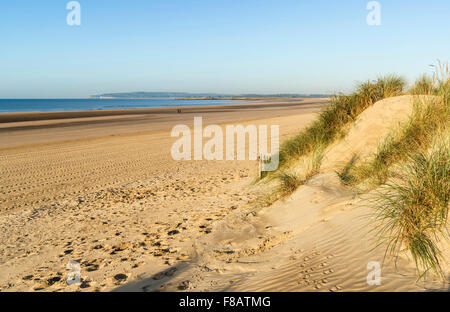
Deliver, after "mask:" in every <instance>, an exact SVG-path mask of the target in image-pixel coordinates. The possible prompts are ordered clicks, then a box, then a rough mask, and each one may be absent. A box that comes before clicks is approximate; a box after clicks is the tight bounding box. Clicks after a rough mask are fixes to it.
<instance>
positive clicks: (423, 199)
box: [375, 133, 450, 279]
mask: <svg viewBox="0 0 450 312" xmlns="http://www.w3.org/2000/svg"><path fill="white" fill-rule="evenodd" d="M448 138H449V136H448V133H447V135H446V136H444V137H440V138H439V140H438V142H437V143H436V144H435V146H434V147H433V148H432V149H431V151H430V152H423V151H419V152H417V153H413V154H410V155H409V156H408V159H407V161H406V162H405V163H404V164H403V165H401V166H400V167H399V168H397V174H396V177H395V179H393V180H392V181H391V182H389V183H386V184H384V185H383V186H382V187H381V188H380V190H379V191H378V192H377V193H376V195H375V198H376V200H375V208H376V220H377V221H379V223H380V224H379V227H377V232H378V233H377V235H378V237H379V238H380V240H381V242H383V243H384V242H387V250H386V255H390V256H393V257H394V258H397V256H398V254H399V253H400V252H401V251H403V250H409V251H410V253H411V255H412V257H413V260H414V261H415V264H416V267H417V270H418V272H419V279H420V278H421V277H423V276H424V275H425V274H426V273H428V272H429V271H430V270H432V271H434V272H435V273H437V274H439V275H440V276H442V277H444V276H443V272H442V268H441V262H442V258H441V252H440V250H439V248H438V245H437V243H438V242H439V240H440V238H442V237H448V233H447V232H446V231H447V228H446V226H447V220H448V209H449V204H450V144H449V141H448Z"/></svg>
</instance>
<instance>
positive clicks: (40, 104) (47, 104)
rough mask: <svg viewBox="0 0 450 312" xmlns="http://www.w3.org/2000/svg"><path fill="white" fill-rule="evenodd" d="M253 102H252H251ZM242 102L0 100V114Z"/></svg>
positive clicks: (241, 102) (236, 103)
mask: <svg viewBox="0 0 450 312" xmlns="http://www.w3.org/2000/svg"><path fill="white" fill-rule="evenodd" d="M253 102H254V101H253ZM248 103H251V101H244V100H177V99H170V98H164V99H12V100H8V99H0V113H10V112H50V111H82V110H101V109H131V108H156V107H178V106H205V105H238V104H248Z"/></svg>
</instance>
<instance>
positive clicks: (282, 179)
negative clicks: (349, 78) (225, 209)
mask: <svg viewBox="0 0 450 312" xmlns="http://www.w3.org/2000/svg"><path fill="white" fill-rule="evenodd" d="M404 87H405V80H404V79H403V78H401V77H399V76H396V75H389V76H385V77H381V78H379V79H378V80H376V81H367V82H365V83H362V84H360V85H359V86H358V87H357V88H356V91H355V92H354V93H352V94H350V95H336V96H334V97H333V99H332V100H331V103H330V105H329V106H328V107H327V108H326V109H325V110H324V111H322V112H321V113H320V115H319V117H318V119H317V120H316V121H315V122H314V123H313V124H312V125H311V126H310V127H308V128H307V129H305V130H304V131H302V132H300V133H299V134H298V135H296V136H294V137H293V138H291V139H289V140H288V141H286V142H285V143H284V144H283V145H282V146H281V148H280V166H279V170H278V171H276V172H275V173H272V174H269V175H268V176H269V180H270V179H273V178H276V179H278V181H279V183H280V188H279V190H278V192H279V193H280V194H281V197H284V196H286V195H288V194H291V193H292V192H294V191H295V190H296V189H297V188H298V186H300V185H302V184H303V183H305V182H306V180H307V179H309V178H310V177H311V176H312V175H314V174H317V173H318V172H319V169H320V164H321V161H322V157H323V152H324V150H325V148H326V147H327V146H329V145H330V144H331V143H333V142H334V141H335V140H337V139H339V138H340V137H342V136H344V135H345V129H346V126H347V125H349V124H350V123H351V122H353V121H354V120H355V119H356V117H357V116H358V115H359V114H361V113H362V112H363V111H364V110H365V109H366V108H368V107H369V106H371V105H373V104H374V103H375V102H377V101H379V100H382V99H384V98H386V97H391V96H396V95H400V94H402V93H403V89H404ZM299 160H302V161H303V162H306V163H308V164H309V165H308V166H304V168H302V169H301V170H296V171H292V170H291V171H289V170H288V168H290V167H295V166H298V162H299ZM287 172H289V173H287ZM294 172H295V173H294Z"/></svg>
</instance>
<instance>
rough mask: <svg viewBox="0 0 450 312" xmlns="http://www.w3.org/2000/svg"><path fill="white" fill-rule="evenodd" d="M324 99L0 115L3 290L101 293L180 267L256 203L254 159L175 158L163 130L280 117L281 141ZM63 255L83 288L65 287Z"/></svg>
mask: <svg viewBox="0 0 450 312" xmlns="http://www.w3.org/2000/svg"><path fill="white" fill-rule="evenodd" d="M324 103H326V100H324V99H306V100H304V101H302V102H292V101H286V102H283V101H280V102H279V103H270V102H268V103H267V104H264V105H261V104H250V105H246V106H239V107H230V106H227V107H201V108H200V107H186V108H183V109H182V113H181V114H177V113H176V110H174V109H152V110H133V111H124V112H122V114H119V113H120V112H118V111H112V112H109V111H100V112H57V113H23V114H19V113H11V114H2V115H1V116H0V119H1V120H2V123H1V124H0V138H1V139H0V171H1V176H2V179H1V183H0V195H1V196H0V228H1V231H0V232H1V234H0V235H1V241H2V244H1V246H0V248H1V252H0V255H1V256H0V257H1V258H0V287H1V290H2V291H17V290H20V291H34V290H45V291H58V290H79V289H81V290H86V291H93V290H101V291H108V290H113V289H115V288H117V287H118V286H119V285H122V284H124V283H128V282H131V281H133V280H136V279H139V278H142V277H143V276H151V275H153V274H157V273H158V272H161V271H164V270H166V269H170V268H173V267H175V265H177V264H179V263H188V262H189V261H190V260H191V259H192V257H193V255H192V253H191V251H192V244H194V243H196V242H197V241H198V239H199V238H200V237H203V236H208V235H211V227H212V225H213V224H214V223H216V222H217V221H218V220H221V219H223V218H224V217H226V216H227V215H229V214H230V212H232V211H240V209H243V207H244V206H246V205H247V204H248V202H251V201H252V200H253V199H254V198H255V196H256V195H255V193H254V192H253V191H250V190H249V189H248V187H249V186H250V185H251V184H252V182H253V181H254V179H255V177H256V176H257V164H256V162H254V161H210V162H208V161H184V162H177V161H174V160H172V158H171V156H170V147H171V145H172V144H173V142H174V141H175V138H172V137H171V136H170V130H171V128H172V127H173V126H174V125H176V124H187V125H191V124H192V122H193V118H194V116H202V117H203V120H204V123H205V124H229V123H231V124H237V123H239V124H244V125H245V124H250V123H251V124H255V125H258V124H265V125H270V124H277V125H280V132H281V140H283V139H284V138H286V137H289V136H290V135H292V134H294V133H297V132H298V131H299V129H301V128H302V127H303V126H306V125H308V124H309V123H310V122H311V121H312V120H313V119H314V118H315V116H316V114H317V112H318V111H320V109H321V108H322V107H323V105H324ZM70 261H78V262H79V263H81V274H82V278H83V283H82V285H81V286H79V285H78V286H68V285H67V283H66V276H67V274H68V273H69V271H68V270H67V269H66V266H67V264H68V263H69V262H70Z"/></svg>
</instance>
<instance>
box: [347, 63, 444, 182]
mask: <svg viewBox="0 0 450 312" xmlns="http://www.w3.org/2000/svg"><path fill="white" fill-rule="evenodd" d="M447 68H448V67H447ZM449 76H450V75H449V72H448V69H447V71H442V72H441V74H440V79H439V80H436V79H435V78H434V79H433V82H432V86H429V87H431V89H432V90H433V91H431V92H432V93H433V94H435V96H427V97H424V96H417V97H415V98H414V108H413V113H412V115H411V116H410V117H409V118H408V120H407V121H406V122H405V123H403V124H402V125H400V127H398V128H397V129H394V130H393V131H392V132H391V133H390V134H389V135H388V136H387V137H386V138H385V139H384V140H383V141H382V142H381V144H380V145H379V146H378V149H377V152H376V154H375V156H374V157H373V158H372V159H369V160H366V161H360V162H358V161H356V160H355V159H353V158H352V159H351V160H350V161H349V162H348V163H347V164H346V166H345V167H344V169H343V170H342V171H341V172H339V173H338V174H339V176H340V178H341V180H342V182H343V183H344V184H346V185H351V186H355V185H358V184H360V183H362V182H364V181H365V182H366V184H367V186H368V188H369V189H370V188H374V187H377V186H379V185H382V184H383V183H385V182H386V181H387V179H388V178H389V174H390V171H389V168H390V167H391V166H392V165H393V164H396V163H398V162H400V161H403V160H405V159H407V158H408V157H409V155H410V153H411V152H413V151H418V150H421V151H425V150H426V149H427V148H429V146H430V144H431V142H432V138H433V136H434V135H435V133H436V131H439V129H442V128H444V127H446V126H447V125H448V123H449V120H450V96H449V93H450V83H449V81H450V79H449ZM435 77H436V76H435ZM422 79H423V77H422V78H421V79H419V84H422V83H421V81H422ZM416 85H417V83H416ZM416 85H415V86H413V88H416V89H415V90H418V88H417V86H416ZM425 91H426V92H428V91H429V89H428V87H426V88H425ZM425 91H424V92H425Z"/></svg>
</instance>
